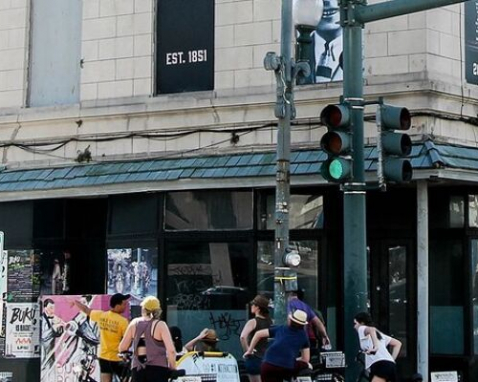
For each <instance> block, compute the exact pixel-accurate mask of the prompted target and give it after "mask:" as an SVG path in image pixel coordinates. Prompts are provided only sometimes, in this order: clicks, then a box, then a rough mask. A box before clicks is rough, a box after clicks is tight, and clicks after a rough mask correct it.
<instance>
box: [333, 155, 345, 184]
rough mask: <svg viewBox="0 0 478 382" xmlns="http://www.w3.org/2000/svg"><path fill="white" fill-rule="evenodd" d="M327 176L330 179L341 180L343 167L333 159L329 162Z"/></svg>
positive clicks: (337, 160) (338, 161)
mask: <svg viewBox="0 0 478 382" xmlns="http://www.w3.org/2000/svg"><path fill="white" fill-rule="evenodd" d="M329 174H330V176H331V177H332V178H334V179H337V180H339V179H341V178H342V175H343V174H344V167H343V166H342V162H341V161H340V160H339V159H334V160H332V161H331V162H330V165H329Z"/></svg>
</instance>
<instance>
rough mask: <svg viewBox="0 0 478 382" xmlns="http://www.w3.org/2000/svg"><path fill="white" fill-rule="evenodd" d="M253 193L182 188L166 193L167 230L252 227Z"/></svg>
mask: <svg viewBox="0 0 478 382" xmlns="http://www.w3.org/2000/svg"><path fill="white" fill-rule="evenodd" d="M252 208H253V205H252V192H250V191H237V192H231V191H227V192H226V191H184V192H183V191H181V192H170V193H168V194H167V195H166V207H165V217H164V228H165V229H166V230H174V231H186V230H202V231H206V230H224V229H236V230H240V229H251V228H252Z"/></svg>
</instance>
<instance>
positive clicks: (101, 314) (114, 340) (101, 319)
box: [73, 293, 131, 382]
mask: <svg viewBox="0 0 478 382" xmlns="http://www.w3.org/2000/svg"><path fill="white" fill-rule="evenodd" d="M130 297H131V296H130V295H129V294H121V293H116V294H114V295H113V296H111V298H110V310H108V311H103V310H95V309H90V308H89V307H88V306H86V305H84V304H82V303H81V302H80V301H76V300H75V301H73V303H74V304H75V305H76V306H77V307H78V309H80V310H81V311H82V312H83V313H85V314H86V315H87V316H89V317H90V319H91V321H94V322H96V323H98V327H99V328H100V352H99V355H98V360H99V362H100V372H101V382H111V381H112V380H113V374H116V375H117V376H118V377H121V375H122V373H123V366H122V364H121V358H119V357H118V346H119V344H120V342H121V339H122V338H123V336H124V334H125V332H126V328H127V327H128V320H127V319H126V318H125V317H123V316H122V314H123V313H124V312H125V310H126V308H127V306H128V305H127V301H128V300H129V298H130Z"/></svg>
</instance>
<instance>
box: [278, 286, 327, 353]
mask: <svg viewBox="0 0 478 382" xmlns="http://www.w3.org/2000/svg"><path fill="white" fill-rule="evenodd" d="M303 299H304V291H303V290H300V289H299V290H297V291H293V292H290V293H289V296H288V299H287V300H288V301H287V313H288V314H291V313H293V312H294V311H295V310H297V309H299V310H302V311H304V312H305V313H307V321H308V324H307V325H306V330H307V335H308V337H309V342H310V347H311V351H312V350H313V351H314V352H317V350H319V349H320V347H321V346H323V347H324V348H329V347H330V339H329V336H328V334H327V329H326V328H325V325H324V323H323V321H322V320H321V318H319V317H318V316H317V314H316V313H315V312H314V310H313V309H312V308H311V307H310V306H309V305H308V304H307V303H305V302H304V301H303ZM318 338H321V339H322V343H321V344H319V341H318Z"/></svg>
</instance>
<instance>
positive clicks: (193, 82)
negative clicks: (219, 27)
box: [156, 0, 214, 94]
mask: <svg viewBox="0 0 478 382" xmlns="http://www.w3.org/2000/svg"><path fill="white" fill-rule="evenodd" d="M156 14H157V18H158V19H157V31H158V32H157V33H158V35H157V39H156V41H157V42H156V44H157V50H156V51H157V56H156V62H157V63H156V64H157V72H156V73H157V86H156V90H157V93H158V94H167V93H179V92H190V91H201V90H213V89H214V0H159V1H158V10H157V12H156Z"/></svg>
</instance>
